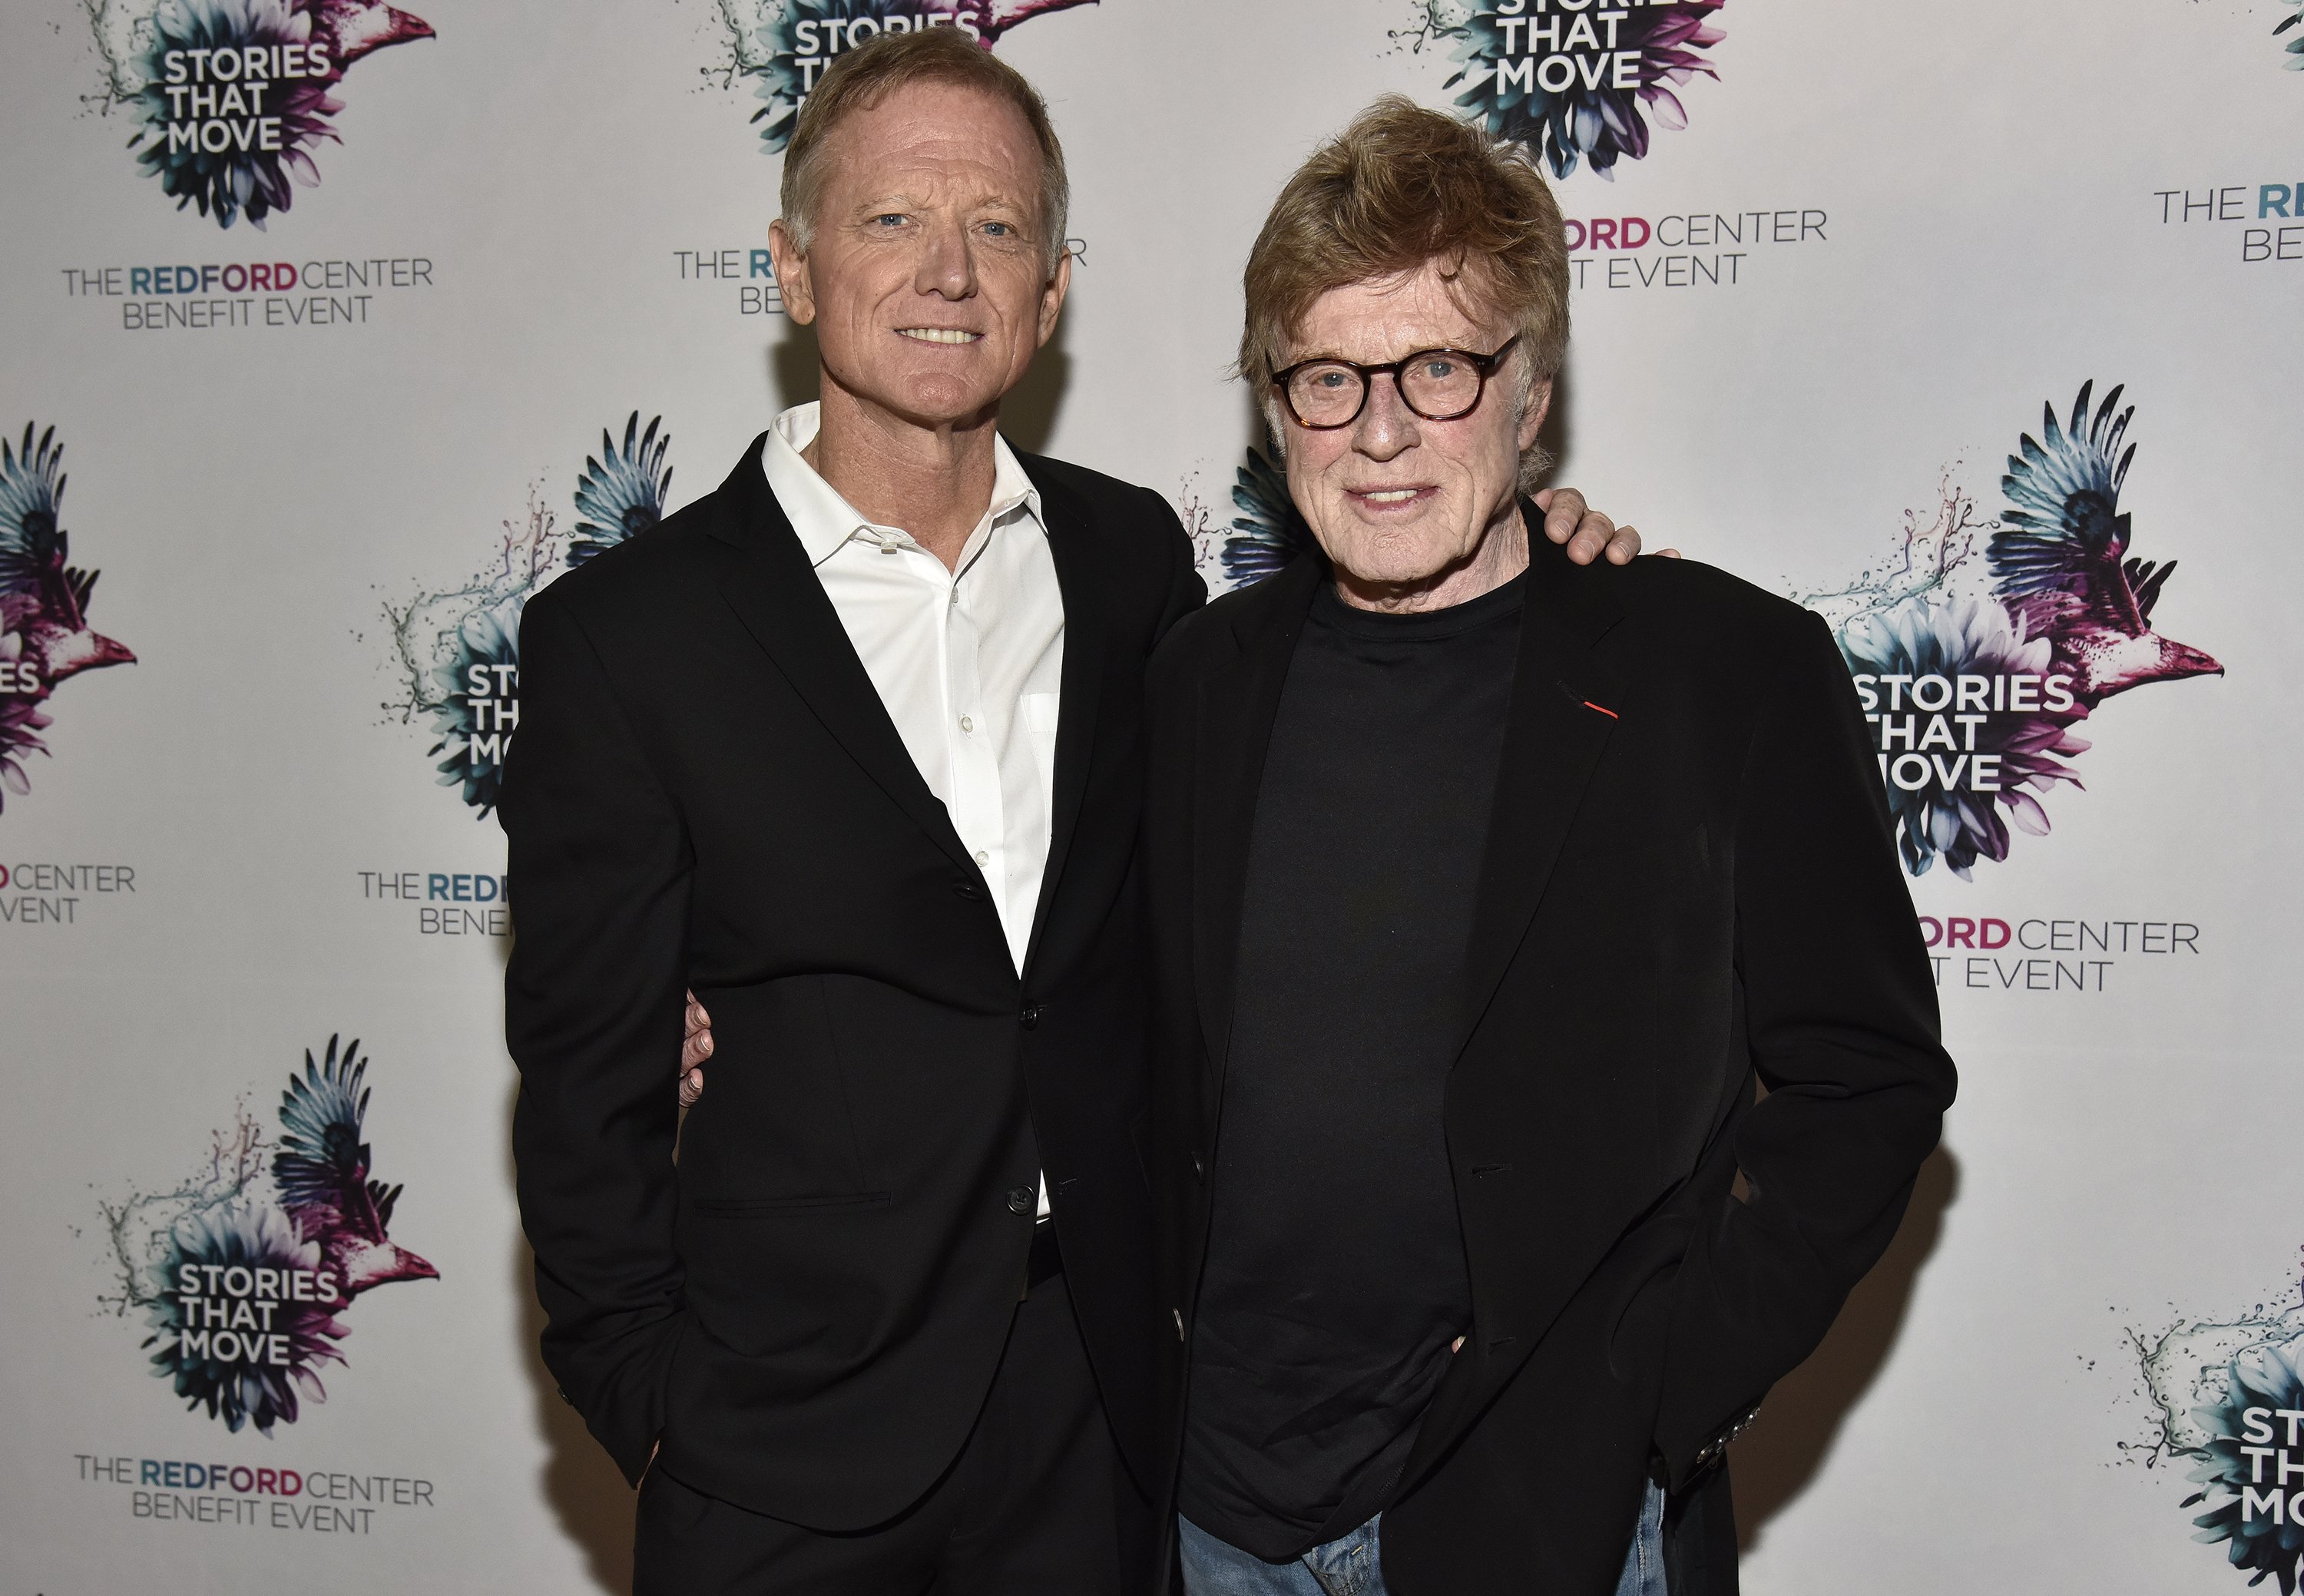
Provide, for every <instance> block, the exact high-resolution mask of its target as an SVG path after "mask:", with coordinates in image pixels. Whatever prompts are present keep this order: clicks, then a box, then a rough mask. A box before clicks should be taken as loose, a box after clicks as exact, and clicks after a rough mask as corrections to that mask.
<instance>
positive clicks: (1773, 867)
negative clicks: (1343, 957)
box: [1656, 615, 1953, 1488]
mask: <svg viewBox="0 0 2304 1596" xmlns="http://www.w3.org/2000/svg"><path fill="white" fill-rule="evenodd" d="M1773 698H1774V702H1773V703H1771V704H1770V705H1769V706H1767V707H1766V709H1764V710H1763V711H1762V718H1761V721H1760V724H1759V727H1758V732H1757V734H1755V737H1754V739H1753V743H1752V745H1751V748H1750V750H1749V755H1748V761H1747V765H1746V768H1745V770H1744V772H1743V776H1742V781H1741V786H1742V791H1741V809H1740V812H1741V821H1740V825H1739V830H1738V836H1737V843H1736V861H1735V870H1736V919H1737V954H1736V963H1737V975H1738V979H1739V982H1740V985H1741V997H1742V1000H1743V1007H1744V1015H1745V1023H1746V1035H1747V1037H1748V1038H1749V1044H1750V1048H1751V1054H1752V1058H1753V1062H1754V1064H1755V1065H1756V1067H1757V1068H1758V1073H1759V1076H1760V1080H1761V1082H1763V1083H1764V1084H1765V1085H1766V1088H1767V1095H1766V1098H1765V1099H1762V1100H1761V1101H1760V1102H1759V1103H1758V1105H1757V1106H1755V1107H1753V1108H1751V1109H1749V1111H1748V1112H1747V1113H1745V1114H1744V1116H1742V1118H1741V1123H1739V1124H1738V1125H1737V1127H1736V1129H1735V1132H1734V1141H1733V1143H1732V1146H1733V1150H1734V1154H1735V1159H1736V1164H1737V1167H1740V1168H1741V1170H1742V1171H1743V1173H1744V1176H1745V1181H1746V1184H1747V1186H1748V1187H1749V1201H1735V1200H1733V1199H1730V1200H1727V1201H1724V1202H1723V1203H1722V1204H1721V1205H1720V1210H1719V1212H1718V1214H1717V1217H1716V1218H1715V1219H1714V1220H1712V1221H1709V1222H1707V1224H1705V1225H1704V1226H1703V1227H1701V1228H1700V1229H1699V1231H1698V1235H1697V1236H1696V1237H1695V1239H1694V1241H1693V1242H1692V1243H1691V1244H1690V1250H1689V1253H1688V1257H1687V1260H1686V1261H1685V1263H1684V1264H1683V1265H1682V1268H1681V1274H1680V1278H1679V1279H1678V1282H1677V1284H1676V1288H1675V1291H1674V1298H1673V1323H1672V1328H1671V1331H1670V1340H1669V1343H1668V1351H1667V1353H1666V1360H1665V1374H1664V1401H1663V1405H1662V1408H1661V1410H1660V1413H1659V1416H1658V1422H1657V1431H1656V1443H1657V1449H1658V1451H1659V1452H1661V1453H1662V1455H1663V1457H1664V1464H1665V1466H1666V1469H1667V1471H1668V1475H1669V1478H1670V1479H1671V1481H1672V1482H1673V1486H1674V1487H1675V1488H1677V1487H1678V1486H1680V1485H1681V1484H1682V1483H1684V1482H1685V1481H1687V1480H1688V1478H1689V1477H1690V1475H1691V1474H1693V1473H1698V1472H1700V1470H1701V1469H1702V1468H1703V1467H1704V1466H1706V1465H1708V1464H1710V1463H1711V1462H1712V1461H1713V1460H1714V1458H1715V1457H1716V1456H1717V1454H1718V1450H1719V1443H1720V1442H1721V1441H1722V1439H1724V1434H1725V1432H1727V1431H1728V1430H1729V1429H1730V1428H1731V1427H1732V1426H1733V1425H1735V1424H1736V1423H1738V1422H1740V1421H1741V1419H1743V1418H1744V1417H1745V1416H1747V1415H1748V1414H1749V1412H1750V1410H1751V1409H1752V1408H1753V1407H1754V1406H1756V1405H1758V1402H1759V1400H1760V1398H1761V1397H1762V1396H1765V1395H1766V1392H1767V1389H1768V1388H1769V1387H1770V1386H1771V1385H1773V1384H1774V1383H1775V1381H1776V1380H1778V1379H1780V1378H1781V1377H1782V1376H1783V1375H1784V1374H1786V1373H1788V1372H1789V1371H1791V1370H1792V1368H1793V1367H1794V1366H1796V1365H1797V1364H1799V1363H1800V1362H1801V1361H1802V1360H1803V1359H1805V1358H1806V1357H1807V1356H1808V1354H1809V1353H1811V1352H1812V1351H1814V1350H1815V1348H1816V1346H1817V1343H1818V1342H1820V1341H1821V1340H1822V1339H1823V1338H1824V1334H1825V1331H1826V1330H1827V1329H1830V1328H1831V1324H1832V1321H1833V1320H1834V1317H1835V1316H1836V1315H1837V1314H1838V1313H1839V1312H1840V1307H1841V1304H1842V1302H1843V1301H1845V1299H1846V1297H1847V1295H1848V1293H1849V1291H1850V1289H1851V1287H1853V1286H1854V1285H1855V1284H1856V1282H1857V1281H1858V1280H1859V1279H1861V1278H1863V1276H1864V1274H1865V1271H1866V1270H1868V1269H1870V1268H1871V1267H1872V1265H1873V1264H1874V1263H1875V1262H1876V1261H1877V1260H1878V1259H1879V1256H1880V1254H1881V1253H1882V1252H1884V1251H1885V1249H1886V1248H1887V1245H1888V1243H1889V1241H1890V1240H1891V1239H1892V1238H1893V1236H1894V1235H1895V1231H1896V1227H1897V1225H1898V1223H1899V1222H1900V1221H1901V1220H1902V1217H1903V1212H1904V1206H1905V1204H1906V1202H1907V1201H1909V1199H1910V1196H1911V1191H1912V1184H1913V1181H1914V1179H1915V1177H1916V1176H1917V1175H1918V1173H1919V1167H1920V1164H1921V1161H1922V1160H1923V1159H1926V1158H1927V1156H1928V1154H1929V1153H1930V1152H1931V1151H1932V1150H1934V1149H1935V1147H1936V1138H1937V1134H1938V1132H1939V1130H1940V1128H1941V1125H1942V1119H1943V1115H1944V1109H1945V1108H1946V1107H1948V1106H1949V1105H1950V1103H1951V1101H1952V1085H1953V1078H1952V1060H1951V1059H1950V1058H1949V1057H1946V1055H1945V1053H1944V1048H1943V1046H1942V1044H1941V1042H1940V1040H1939V1031H1938V1024H1937V1014H1936V984H1935V974H1934V971H1933V969H1932V967H1931V965H1930V964H1929V962H1928V957H1927V952H1926V950H1925V948H1924V947H1923V946H1922V944H1921V941H1920V935H1919V926H1918V923H1917V921H1915V919H1914V917H1913V913H1912V905H1911V898H1910V894H1909V892H1908V891H1907V889H1906V887H1905V886H1904V882H1903V878H1902V871H1901V870H1900V869H1899V867H1898V864H1897V862H1896V855H1895V847H1894V841H1893V829H1892V822H1891V820H1890V819H1889V814H1888V809H1887V803H1886V798H1885V794H1884V793H1883V791H1882V789H1881V785H1880V777H1879V771H1878V766H1877V763H1876V760H1875V759H1874V756H1873V751H1872V746H1871V739H1870V737H1869V736H1868V734H1867V730H1866V726H1865V724H1864V718H1863V714H1862V712H1861V710H1860V709H1859V707H1858V705H1857V701H1856V695H1855V691H1854V689H1853V687H1852V686H1851V683H1850V681H1849V678H1848V673H1847V670H1846V667H1845V666H1843V665H1842V662H1841V658H1840V651H1839V649H1838V648H1837V647H1836V646H1835V645H1834V642H1833V641H1832V634H1831V632H1829V631H1828V630H1827V629H1826V628H1825V624H1824V623H1823V622H1822V620H1821V619H1819V618H1818V617H1817V616H1815V615H1805V616H1803V617H1801V620H1800V625H1799V628H1798V632H1797V635H1796V636H1795V637H1794V638H1793V639H1792V647H1791V649H1790V650H1789V665H1788V668H1787V669H1786V670H1785V671H1784V672H1783V674H1782V675H1781V677H1780V680H1779V683H1778V685H1777V687H1776V689H1775V693H1774V694H1773Z"/></svg>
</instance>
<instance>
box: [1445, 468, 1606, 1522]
mask: <svg viewBox="0 0 2304 1596" xmlns="http://www.w3.org/2000/svg"><path fill="white" fill-rule="evenodd" d="M1521 514H1523V515H1525V516H1526V517H1527V520H1528V524H1529V526H1530V527H1531V528H1534V527H1537V526H1540V525H1541V524H1542V521H1541V519H1540V517H1538V515H1537V513H1536V511H1535V508H1534V506H1532V505H1522V506H1521ZM1530 541H1531V542H1532V543H1533V545H1534V548H1533V551H1532V552H1531V554H1530V556H1529V565H1530V571H1529V596H1528V606H1527V608H1526V609H1525V610H1524V611H1523V612H1522V615H1521V621H1520V658H1519V661H1518V664H1517V666H1516V667H1515V673H1514V675H1513V678H1512V709H1511V711H1510V718H1509V720H1508V722H1507V723H1506V726H1505V730H1504V757H1503V761H1502V763H1501V766H1500V767H1499V768H1498V770H1497V773H1496V796H1495V810H1494V811H1493V812H1492V814H1491V816H1490V819H1489V824H1488V840H1487V853H1486V856H1485V862H1484V863H1483V866H1482V869H1481V872H1480V890H1479V896H1478V900H1477V902H1476V903H1475V904H1474V906H1473V913H1472V938H1471V946H1470V952H1469V955H1468V957H1467V958H1466V961H1465V987H1464V1008H1463V1011H1462V1026H1463V1029H1462V1031H1461V1034H1460V1036H1459V1038H1458V1040H1457V1048H1456V1050H1457V1053H1458V1054H1459V1056H1461V1052H1462V1050H1463V1047H1464V1045H1465V1044H1466V1043H1468V1042H1469V1041H1470V1040H1471V1035H1472V1033H1473V1031H1476V1030H1478V1026H1479V1023H1480V1019H1481V1016H1482V1014H1483V1013H1484V1012H1485V1011H1486V1010H1487V1006H1488V1005H1489V1003H1490V1002H1491V1001H1492V1000H1493V999H1494V997H1495V992H1496V989H1497V987H1498V985H1499V984H1500V983H1501V982H1502V981H1503V980H1504V973H1505V972H1506V971H1507V970H1508V969H1509V968H1510V967H1511V965H1512V959H1513V957H1514V955H1516V954H1518V952H1519V951H1520V944H1521V942H1522V941H1523V940H1525V939H1526V938H1527V935H1528V930H1529V922H1530V921H1532V920H1534V918H1535V917H1536V912H1537V908H1538V907H1539V906H1540V905H1541V904H1542V903H1543V901H1544V894H1545V888H1546V886H1547V885H1548V884H1549V882H1550V881H1551V879H1552V872H1553V868H1554V865H1555V864H1556V863H1557V862H1559V858H1560V852H1561V849H1562V847H1563V845H1565V843H1566V841H1567V838H1568V833H1569V830H1570V828H1571V826H1572V825H1573V823H1574V821H1575V819H1576V815H1577V811H1578V810H1579V809H1580V807H1581V806H1582V803H1583V801H1584V794H1585V790H1586V789H1587V788H1588V786H1589V785H1591V779H1592V773H1593V770H1594V768H1596V767H1597V765H1598V764H1599V762H1600V756H1601V754H1602V753H1603V752H1604V751H1605V750H1606V748H1607V746H1608V743H1609V739H1610V736H1611V734H1612V733H1613V731H1614V727H1615V726H1617V725H1618V724H1619V719H1620V717H1621V716H1622V714H1623V713H1624V712H1625V709H1626V703H1625V700H1624V696H1623V682H1622V677H1621V676H1620V675H1618V674H1617V673H1616V672H1615V671H1614V669H1613V668H1611V667H1610V666H1609V665H1608V663H1607V662H1606V661H1605V659H1604V658H1601V656H1600V653H1599V651H1598V644H1599V643H1600V642H1601V641H1602V640H1603V639H1604V638H1605V637H1606V636H1607V634H1608V632H1610V630H1611V629H1612V628H1614V625H1615V624H1616V623H1617V622H1618V621H1619V620H1620V619H1622V611H1621V610H1619V609H1618V608H1616V607H1615V606H1614V604H1613V603H1612V602H1610V601H1609V600H1608V599H1605V597H1604V596H1602V594H1601V593H1600V592H1599V591H1597V586H1596V584H1595V583H1594V582H1591V581H1588V580H1579V578H1578V574H1577V572H1576V568H1575V567H1574V566H1573V565H1570V564H1569V561H1568V557H1567V555H1566V554H1565V552H1564V551H1563V550H1562V549H1560V548H1556V547H1554V545H1553V544H1552V543H1551V542H1550V541H1549V540H1547V539H1543V538H1533V539H1530ZM1533 1040H1534V1039H1531V1041H1533ZM1590 1100H1591V1099H1588V1097H1587V1096H1586V1095H1584V1094H1580V1093H1565V1092H1564V1093H1563V1095H1562V1096H1561V1097H1560V1099H1559V1100H1558V1101H1557V1103H1556V1105H1555V1107H1556V1109H1557V1122H1556V1123H1555V1124H1553V1125H1548V1126H1546V1127H1545V1129H1544V1130H1543V1131H1542V1132H1541V1133H1539V1134H1538V1135H1537V1137H1536V1138H1534V1140H1535V1141H1536V1142H1537V1144H1539V1145H1549V1146H1550V1147H1551V1148H1552V1149H1553V1151H1554V1157H1553V1158H1551V1159H1549V1160H1547V1163H1548V1167H1549V1168H1550V1169H1551V1172H1552V1178H1551V1181H1550V1184H1551V1186H1552V1188H1553V1189H1554V1193H1556V1195H1555V1197H1554V1201H1553V1208H1554V1212H1553V1214H1552V1216H1551V1217H1552V1218H1553V1219H1554V1220H1555V1221H1556V1223H1555V1224H1554V1225H1553V1226H1551V1227H1548V1233H1547V1234H1546V1235H1543V1236H1541V1237H1538V1238H1537V1240H1536V1242H1535V1244H1534V1246H1535V1250H1536V1251H1537V1253H1538V1254H1539V1255H1541V1256H1542V1258H1543V1259H1544V1262H1543V1263H1542V1264H1540V1265H1539V1266H1538V1267H1537V1269H1535V1271H1534V1272H1535V1274H1536V1275H1537V1277H1538V1278H1543V1279H1545V1280H1546V1282H1548V1288H1547V1291H1546V1294H1545V1296H1544V1303H1546V1304H1548V1309H1547V1308H1546V1306H1544V1305H1542V1304H1539V1305H1538V1306H1537V1307H1536V1308H1535V1309H1533V1310H1532V1312H1534V1313H1535V1315H1536V1320H1534V1321H1532V1322H1529V1323H1528V1324H1526V1325H1520V1324H1515V1326H1514V1328H1515V1329H1518V1330H1519V1332H1520V1333H1519V1334H1518V1335H1517V1336H1516V1337H1513V1338H1512V1341H1511V1343H1510V1344H1509V1345H1508V1346H1507V1345H1504V1344H1498V1345H1495V1346H1489V1345H1485V1344H1484V1345H1479V1346H1466V1347H1465V1349H1464V1350H1463V1351H1462V1352H1461V1354H1458V1356H1457V1357H1456V1358H1455V1359H1454V1360H1453V1361H1452V1363H1451V1364H1450V1367H1449V1371H1448V1373H1447V1376H1446V1378H1445V1379H1444V1380H1442V1381H1441V1384H1440V1388H1439V1389H1438V1390H1437V1391H1436V1392H1435V1393H1434V1395H1433V1399H1432V1405H1431V1407H1430V1408H1429V1409H1428V1410H1427V1412H1426V1413H1425V1415H1424V1422H1423V1424H1422V1426H1421V1428H1420V1429H1419V1431H1418V1434H1417V1439H1416V1445H1415V1446H1414V1447H1412V1448H1411V1449H1410V1455H1409V1457H1408V1461H1407V1463H1406V1464H1403V1465H1402V1472H1401V1483H1400V1490H1402V1492H1403V1493H1404V1492H1406V1491H1407V1490H1412V1489H1413V1488H1414V1487H1415V1485H1416V1484H1417V1483H1418V1482H1419V1481H1420V1480H1421V1479H1422V1478H1423V1476H1424V1475H1425V1473H1427V1472H1428V1471H1429V1470H1430V1468H1431V1467H1432V1466H1433V1465H1434V1464H1436V1463H1437V1461H1438V1460H1439V1459H1440V1458H1441V1457H1442V1456H1444V1455H1445V1454H1446V1452H1447V1450H1448V1448H1449V1447H1451V1446H1453V1444H1454V1442H1455V1440H1456V1439H1457V1437H1459V1436H1460V1435H1461V1434H1462V1433H1463V1431H1464V1430H1465V1428H1466V1427H1467V1426H1468V1425H1470V1423H1471V1422H1473V1421H1474V1420H1475V1419H1477V1418H1478V1416H1479V1414H1480V1413H1481V1412H1482V1411H1483V1410H1484V1409H1485V1408H1486V1407H1487V1404H1488V1402H1489V1401H1490V1400H1491V1399H1492V1398H1493V1397H1494V1396H1495V1394H1496V1392H1497V1391H1498V1390H1500V1389H1502V1388H1503V1386H1504V1382H1505V1381H1506V1380H1509V1379H1510V1378H1511V1377H1512V1374H1513V1373H1514V1372H1515V1371H1517V1370H1518V1369H1519V1368H1520V1365H1521V1363H1524V1362H1525V1361H1526V1360H1527V1357H1528V1355H1529V1353H1530V1351H1532V1350H1533V1348H1534V1347H1535V1346H1536V1344H1537V1339H1538V1337H1540V1336H1541V1335H1542V1333H1543V1330H1544V1329H1545V1328H1546V1325H1548V1323H1549V1322H1550V1317H1549V1316H1550V1313H1551V1312H1557V1310H1558V1308H1559V1306H1560V1305H1561V1304H1562V1303H1564V1302H1566V1300H1567V1298H1568V1295H1569V1294H1570V1292H1571V1291H1572V1290H1573V1289H1574V1287H1575V1286H1576V1285H1577V1284H1578V1283H1579V1282H1580V1281H1581V1280H1582V1278H1584V1275H1585V1273H1586V1272H1587V1271H1588V1269H1590V1268H1591V1267H1592V1264H1593V1263H1594V1262H1595V1261H1597V1258H1596V1257H1595V1256H1587V1255H1585V1254H1584V1253H1583V1252H1580V1249H1584V1248H1588V1247H1593V1246H1602V1247H1605V1245H1606V1244H1608V1243H1609V1242H1611V1241H1612V1240H1613V1239H1614V1235H1615V1234H1616V1231H1617V1229H1618V1228H1619V1227H1620V1225H1621V1222H1622V1219H1623V1218H1626V1217H1627V1216H1625V1215H1623V1214H1622V1213H1619V1212H1616V1211H1615V1205H1616V1204H1617V1203H1618V1202H1619V1201H1620V1199H1621V1196H1622V1191H1623V1184H1622V1181H1621V1180H1620V1179H1618V1178H1616V1176H1617V1174H1618V1172H1617V1171H1615V1170H1614V1169H1594V1168H1591V1167H1589V1161H1590V1160H1591V1159H1595V1158H1605V1156H1606V1150H1607V1149H1608V1147H1609V1146H1610V1145H1611V1142H1610V1137H1609V1128H1608V1126H1607V1125H1605V1124H1597V1125H1590V1124H1586V1123H1584V1120H1585V1117H1586V1116H1585V1114H1584V1109H1585V1108H1586V1107H1587V1106H1588V1103H1589V1101H1590ZM1478 1333H1480V1332H1478V1331H1476V1332H1475V1334H1476V1335H1477V1334H1478Z"/></svg>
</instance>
